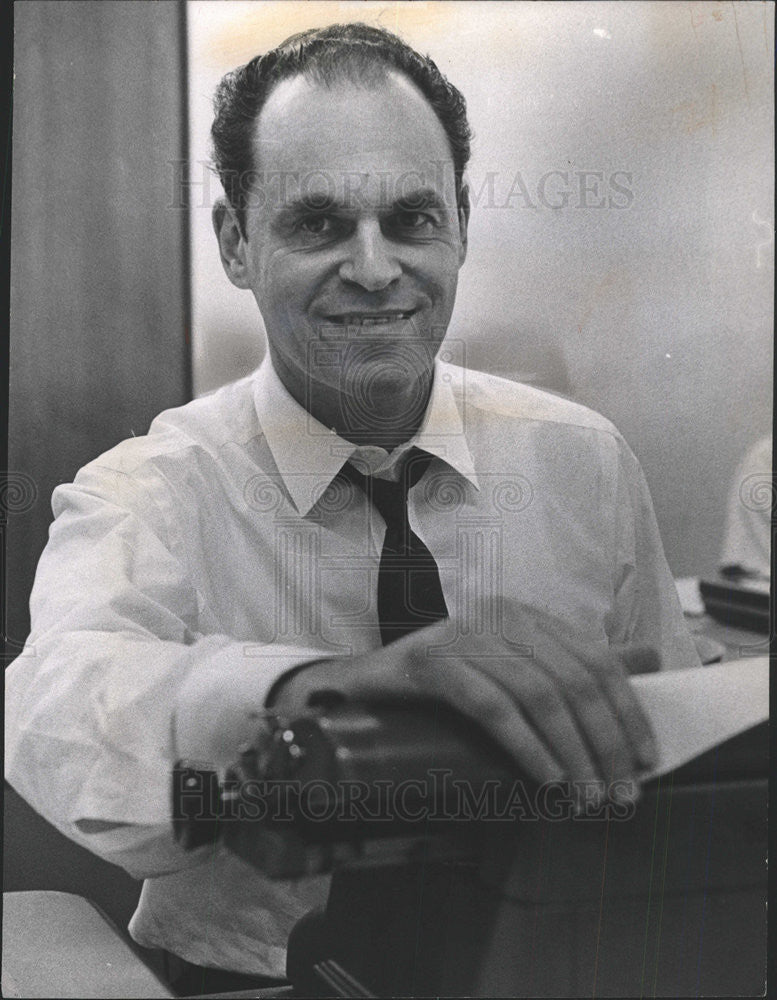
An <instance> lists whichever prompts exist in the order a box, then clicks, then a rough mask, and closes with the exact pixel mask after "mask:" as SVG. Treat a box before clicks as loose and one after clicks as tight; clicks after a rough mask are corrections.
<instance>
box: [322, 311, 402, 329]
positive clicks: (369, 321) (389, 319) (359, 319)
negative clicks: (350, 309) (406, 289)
mask: <svg viewBox="0 0 777 1000" xmlns="http://www.w3.org/2000/svg"><path fill="white" fill-rule="evenodd" d="M409 317H410V313H392V314H391V315H389V316H362V315H352V316H344V317H343V318H342V319H340V320H338V322H339V323H341V324H342V325H343V326H383V325H384V324H386V323H396V322H397V320H403V319H409Z"/></svg>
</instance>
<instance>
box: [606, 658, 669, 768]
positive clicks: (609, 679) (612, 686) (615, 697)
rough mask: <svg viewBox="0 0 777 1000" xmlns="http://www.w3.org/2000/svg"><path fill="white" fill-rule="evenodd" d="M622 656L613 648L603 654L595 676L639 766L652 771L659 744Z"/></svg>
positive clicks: (655, 762) (656, 758) (656, 759)
mask: <svg viewBox="0 0 777 1000" xmlns="http://www.w3.org/2000/svg"><path fill="white" fill-rule="evenodd" d="M622 657H623V653H622V652H620V653H619V652H616V651H615V650H610V651H609V653H608V654H607V655H606V656H605V657H604V660H603V662H602V669H599V670H597V671H596V679H597V681H598V683H599V685H600V687H601V689H602V690H603V691H604V693H605V696H606V697H607V699H608V700H609V703H610V705H611V706H612V710H613V712H614V714H615V716H616V718H617V719H618V720H619V721H620V723H621V726H622V728H623V730H624V732H625V733H626V737H627V739H628V741H629V743H630V745H631V748H632V753H633V754H634V756H635V758H636V761H637V764H638V768H639V769H640V770H646V771H650V770H652V769H653V768H655V766H656V764H657V762H658V746H657V744H656V738H655V734H654V733H653V730H652V728H651V725H650V723H649V722H648V719H647V716H646V715H645V713H644V711H643V710H642V706H641V705H640V704H639V701H638V700H637V696H636V694H635V693H634V689H633V687H632V686H631V682H630V681H629V677H628V674H627V672H626V669H625V667H624V664H623V661H622Z"/></svg>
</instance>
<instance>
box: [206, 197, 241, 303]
mask: <svg viewBox="0 0 777 1000" xmlns="http://www.w3.org/2000/svg"><path fill="white" fill-rule="evenodd" d="M212 221H213V230H214V232H215V233H216V239H217V240H218V241H219V253H220V255H221V263H222V265H223V266H224V273H225V274H226V276H227V277H228V278H229V280H230V281H231V282H232V284H233V285H235V287H236V288H249V287H250V284H249V274H248V263H247V251H248V247H247V241H246V238H245V236H243V233H242V230H241V228H240V224H239V223H238V221H237V216H236V215H235V210H234V208H232V206H231V205H230V204H229V202H228V201H227V199H226V198H219V199H218V200H217V201H216V203H215V205H214V206H213V214H212Z"/></svg>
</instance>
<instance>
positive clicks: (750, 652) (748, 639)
mask: <svg viewBox="0 0 777 1000" xmlns="http://www.w3.org/2000/svg"><path fill="white" fill-rule="evenodd" d="M685 621H686V624H687V625H688V628H689V629H690V631H691V633H692V635H694V636H697V635H698V636H702V637H703V638H705V639H711V640H713V641H714V642H719V643H720V644H721V645H722V646H724V647H725V650H726V651H725V653H724V654H723V662H724V663H725V662H726V660H739V659H742V657H745V656H767V655H768V653H769V636H768V635H766V634H764V633H763V632H752V631H750V630H749V629H743V628H733V627H731V626H729V625H722V624H721V623H720V622H717V621H715V619H714V618H712V617H710V615H701V616H693V615H686V616H685Z"/></svg>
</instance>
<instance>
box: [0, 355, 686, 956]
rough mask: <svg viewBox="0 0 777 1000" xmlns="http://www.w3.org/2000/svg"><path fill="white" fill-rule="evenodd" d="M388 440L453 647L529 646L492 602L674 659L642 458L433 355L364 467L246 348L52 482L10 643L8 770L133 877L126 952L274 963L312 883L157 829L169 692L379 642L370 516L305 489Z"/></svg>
mask: <svg viewBox="0 0 777 1000" xmlns="http://www.w3.org/2000/svg"><path fill="white" fill-rule="evenodd" d="M413 445H416V446H418V447H420V448H422V449H424V450H425V451H427V452H429V453H430V454H432V455H434V456H435V459H434V460H433V461H432V463H431V465H430V466H429V468H428V470H427V472H426V474H425V475H424V477H423V478H422V480H421V481H420V482H419V483H417V484H416V485H415V486H414V487H413V489H412V490H411V491H410V494H409V498H408V514H409V520H410V523H411V525H412V527H413V530H414V531H415V532H416V533H417V534H418V535H419V536H420V537H421V539H422V540H423V541H424V542H425V544H426V545H427V547H428V548H429V549H430V551H431V552H432V554H433V556H434V557H435V559H436V561H437V564H438V567H439V570H440V579H441V583H442V587H443V592H444V595H445V601H446V604H447V607H448V610H449V613H450V615H451V617H452V619H454V620H455V621H458V622H461V623H462V627H461V641H462V643H464V644H466V643H469V644H470V645H471V644H472V642H473V641H477V640H478V638H479V637H480V636H483V635H484V633H487V632H488V631H495V630H496V631H501V633H502V635H503V637H504V638H506V639H507V640H508V641H509V642H515V643H516V644H522V643H523V642H525V641H526V639H527V638H530V637H527V636H526V635H525V634H524V633H523V632H522V628H521V621H520V618H519V617H518V618H515V617H511V616H510V615H509V614H507V615H505V616H500V614H499V613H494V608H495V607H496V608H497V609H498V608H499V606H500V605H499V602H496V603H495V602H494V600H493V598H494V597H500V596H501V597H504V598H505V599H506V602H507V603H506V604H505V607H507V608H510V607H517V606H521V605H523V606H524V607H529V608H536V609H538V610H540V611H542V612H544V613H547V614H548V615H551V616H554V617H556V618H558V619H559V620H561V621H563V622H565V623H566V624H567V625H568V626H569V627H570V628H571V629H573V630H575V632H576V633H577V634H578V635H579V636H580V640H581V643H584V644H586V645H587V646H588V647H589V648H590V646H591V645H594V646H598V647H600V648H602V649H604V648H606V647H607V646H608V645H611V644H620V643H632V642H633V643H645V644H648V645H651V646H653V647H655V648H656V649H657V650H658V651H659V653H660V655H661V659H662V665H663V666H664V667H667V668H670V667H671V668H674V667H685V666H695V665H697V664H698V659H697V656H696V651H695V648H694V646H693V643H692V641H691V639H690V637H689V635H688V633H687V631H686V629H685V625H684V622H683V617H682V614H681V611H680V608H679V605H678V601H677V596H676V592H675V588H674V585H673V582H672V579H671V576H670V574H669V571H668V568H667V565H666V562H665V559H664V555H663V551H662V546H661V541H660V538H659V534H658V529H657V526H656V522H655V517H654V514H653V510H652V506H651V502H650V498H649V495H648V490H647V487H646V484H645V481H644V478H643V476H642V472H641V470H640V468H639V465H638V463H637V461H636V459H635V458H634V456H633V454H632V453H631V451H630V450H629V448H628V447H627V445H626V444H625V443H624V441H623V439H622V438H621V437H620V435H619V434H618V432H617V431H616V430H615V428H614V427H613V426H612V425H611V424H610V423H609V422H608V421H606V420H605V419H604V418H602V417H600V416H598V415H597V414H595V413H592V412H591V411H590V410H587V409H586V408H584V407H582V406H579V405H577V404H574V403H571V402H568V401H566V400H563V399H560V398H557V397H555V396H552V395H549V394H547V393H544V392H542V391H539V390H537V389H534V388H530V387H527V386H525V385H519V384H516V383H513V382H509V381H506V380H505V379H501V378H497V377H494V376H490V375H485V374H483V373H480V372H474V371H468V370H464V369H461V368H458V367H455V366H452V365H446V364H443V363H440V362H438V363H437V366H436V370H435V378H434V384H433V390H432V396H431V400H430V403H429V407H428V409H427V414H426V417H425V422H424V424H423V426H422V428H421V430H420V431H419V433H418V434H417V435H416V436H415V438H414V439H413V441H411V442H408V443H407V445H405V446H402V448H401V449H396V450H395V452H394V453H392V454H391V455H390V456H389V455H387V453H386V452H385V451H383V449H379V448H364V447H361V448H356V447H355V446H354V445H353V444H351V443H349V442H347V441H345V440H343V439H342V438H340V437H338V436H337V435H336V434H335V433H334V432H333V431H331V430H329V429H327V428H326V427H324V426H322V425H321V424H320V423H318V421H316V420H315V419H314V418H312V417H311V416H310V415H309V414H308V413H307V412H306V411H305V410H304V409H303V408H302V407H301V406H299V405H298V404H297V403H296V402H295V401H294V400H293V399H292V398H291V396H290V395H289V394H288V393H287V392H286V390H285V389H284V387H283V386H282V385H281V383H280V381H279V380H278V378H277V376H276V375H275V373H274V371H273V369H272V367H271V365H270V364H269V362H268V361H265V362H264V363H263V364H262V366H261V367H260V368H259V369H258V371H257V372H256V373H255V374H254V375H253V376H251V377H249V378H246V379H243V380H241V381H239V382H236V383H234V384H232V385H228V386H226V387H224V388H223V389H220V390H218V391H217V392H215V393H213V394H211V395H209V396H206V397H203V398H201V399H197V400H194V401H193V402H191V403H189V404H187V405H186V406H183V407H180V408H178V409H174V410H168V411H166V412H164V413H162V414H161V415H160V416H159V417H157V419H156V420H155V421H154V422H153V424H152V425H151V428H150V430H149V433H148V435H146V436H145V437H139V438H132V439H130V440H128V441H124V442H123V443H122V444H120V445H118V446H117V447H115V448H113V449H112V450H111V451H109V452H107V453H106V454H104V455H102V456H101V457H100V458H98V459H96V460H95V461H94V462H91V463H90V464H89V465H87V466H85V467H84V468H83V469H82V470H81V471H80V472H79V473H78V475H77V477H76V479H75V482H74V483H73V484H68V485H63V486H60V487H58V488H57V489H56V490H55V492H54V495H53V499H52V506H53V509H54V514H55V516H56V520H55V522H54V524H53V526H52V528H51V534H50V540H49V543H48V546H47V548H46V550H45V552H44V554H43V556H42V558H41V561H40V564H39V566H38V571H37V576H36V580H35V586H34V589H33V594H32V598H31V614H32V632H31V635H30V638H29V640H28V643H27V645H26V648H25V651H24V652H23V653H22V655H21V656H19V657H18V658H17V660H16V661H15V662H14V663H13V664H12V665H11V666H10V668H9V669H8V671H7V687H6V712H7V723H6V750H5V753H6V769H7V777H8V780H9V781H10V782H11V784H12V785H13V786H14V787H15V788H16V789H17V790H18V791H19V793H20V794H21V795H23V796H24V798H25V799H27V800H28V801H29V802H30V803H31V804H32V805H33V806H34V807H35V808H36V809H37V810H38V811H39V812H40V813H42V815H43V816H45V817H46V818H47V819H48V820H49V821H50V822H52V823H53V824H54V825H55V826H57V827H58V828H59V829H60V830H62V831H63V832H64V833H65V834H66V835H67V836H69V837H71V838H72V839H74V840H76V841H77V842H78V843H80V844H82V845H84V846H85V847H87V848H89V849H90V850H92V851H94V852H96V853H97V854H100V855H101V856H103V857H104V858H106V859H107V860H109V861H114V862H115V863H117V864H120V865H122V866H124V867H125V868H126V869H127V870H128V871H130V872H131V873H132V874H134V875H135V876H136V877H142V878H145V879H146V883H145V885H144V888H143V893H142V896H141V903H140V906H139V908H138V911H137V913H136V914H135V916H134V918H133V921H132V923H131V927H130V929H131V932H132V934H133V936H134V937H135V938H136V940H137V941H139V942H140V943H141V944H144V945H147V946H149V947H161V948H165V949H167V950H169V951H172V952H175V953H177V954H179V955H181V956H182V957H184V958H186V959H188V960H189V961H191V962H196V963H198V964H202V965H210V966H215V967H221V968H227V969H232V970H234V971H243V972H253V973H265V974H270V975H282V974H283V971H284V946H285V941H286V937H287V935H288V932H289V930H290V928H291V926H292V925H293V923H294V922H295V920H296V919H298V918H299V917H300V916H301V915H302V914H303V913H304V912H305V911H306V910H307V909H308V908H310V907H311V906H313V905H316V904H318V903H320V902H321V901H322V899H323V894H324V892H325V889H326V879H324V878H321V877H319V878H313V879H310V880H302V881H299V882H295V883H287V882H272V881H270V880H268V879H267V878H265V877H264V876H263V875H262V874H261V873H260V872H258V871H255V870H254V869H252V868H250V867H249V866H248V865H247V864H246V863H244V862H242V861H241V860H239V859H238V858H236V857H235V856H233V855H232V854H230V853H229V852H228V851H226V850H224V849H223V848H219V849H218V850H217V851H216V852H215V853H214V852H213V851H212V850H208V849H206V848H202V849H199V850H197V851H194V852H191V853H185V852H183V851H182V850H181V849H180V848H179V847H178V846H177V845H175V844H174V842H173V839H172V836H171V832H170V814H171V806H170V799H171V794H170V792H171V769H172V766H173V762H174V761H175V759H176V756H177V750H176V747H175V745H174V737H173V725H172V718H173V713H174V711H175V707H176V700H177V696H178V692H179V690H180V688H181V685H182V683H183V681H184V679H185V678H187V677H191V675H192V674H193V673H194V672H196V671H214V670H216V671H223V675H224V677H225V684H226V683H228V678H229V676H230V673H231V672H234V671H252V672H254V674H255V677H256V679H257V692H259V693H260V694H262V695H263V694H264V693H266V692H267V691H268V690H269V687H270V685H271V684H272V682H273V681H274V680H275V679H276V678H277V677H278V676H279V675H280V674H281V673H283V672H284V671H286V670H288V669H289V668H290V667H292V666H294V665H296V664H298V663H301V662H304V661H305V660H313V659H320V658H321V657H322V656H326V657H333V656H343V655H348V654H350V653H362V652H365V651H368V650H370V649H373V648H376V647H379V646H380V632H379V627H378V619H377V608H376V587H377V571H378V563H379V558H380V552H381V547H382V542H383V534H384V531H385V525H384V523H383V520H382V518H381V516H380V514H379V513H378V512H377V511H376V510H375V509H374V508H373V507H371V506H370V505H369V503H368V501H367V498H366V497H365V496H364V494H363V493H362V492H361V491H360V490H359V489H351V488H340V487H339V486H338V483H339V480H338V481H337V483H335V484H333V485H331V486H330V484H332V480H333V478H334V477H335V475H336V473H337V472H338V471H339V469H340V468H341V466H342V465H343V463H344V462H345V461H346V460H347V459H348V458H349V457H351V456H354V458H355V460H357V462H358V461H361V463H362V464H361V465H360V467H361V468H362V469H364V467H365V465H366V466H367V467H368V468H369V469H371V470H372V471H373V472H375V473H376V474H378V475H385V476H387V477H389V478H390V477H391V476H392V470H393V468H394V466H395V465H396V462H397V460H398V458H399V457H401V453H402V452H404V451H405V450H407V448H409V447H411V446H413ZM354 453H356V454H355V455H354ZM463 648H464V647H463V646H462V649H463ZM516 662H517V663H520V660H517V661H516ZM258 700H259V699H258Z"/></svg>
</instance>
